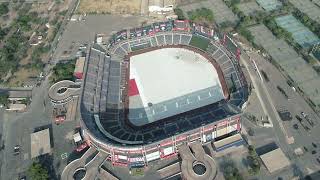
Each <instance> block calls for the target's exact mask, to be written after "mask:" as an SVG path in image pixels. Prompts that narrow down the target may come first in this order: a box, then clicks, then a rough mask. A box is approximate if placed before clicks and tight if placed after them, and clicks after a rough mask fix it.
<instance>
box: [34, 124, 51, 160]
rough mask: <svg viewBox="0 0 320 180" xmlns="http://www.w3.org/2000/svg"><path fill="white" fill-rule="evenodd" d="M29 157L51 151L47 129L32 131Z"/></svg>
mask: <svg viewBox="0 0 320 180" xmlns="http://www.w3.org/2000/svg"><path fill="white" fill-rule="evenodd" d="M30 136H31V158H35V157H38V156H40V155H44V154H47V153H50V152H51V145H50V133H49V129H44V130H42V131H38V132H35V133H32V134H31V135H30Z"/></svg>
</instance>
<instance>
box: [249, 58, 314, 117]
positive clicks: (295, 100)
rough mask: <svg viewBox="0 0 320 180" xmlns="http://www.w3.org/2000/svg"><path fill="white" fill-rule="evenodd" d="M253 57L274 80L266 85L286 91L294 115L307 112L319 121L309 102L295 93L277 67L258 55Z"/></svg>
mask: <svg viewBox="0 0 320 180" xmlns="http://www.w3.org/2000/svg"><path fill="white" fill-rule="evenodd" d="M253 56H254V57H255V58H256V59H257V64H258V65H259V67H262V69H263V70H264V71H265V72H266V73H267V75H268V77H270V78H269V79H272V81H270V82H269V83H266V84H272V85H274V86H275V87H276V86H279V87H281V88H282V89H284V91H285V92H286V94H287V95H288V97H289V101H288V103H286V104H287V105H288V107H289V108H292V109H291V110H292V112H293V113H295V114H299V115H300V114H301V112H305V113H307V114H308V115H309V116H310V118H313V119H317V115H316V114H315V113H314V112H313V110H312V109H311V108H310V107H309V105H308V104H307V102H306V101H305V100H304V99H303V98H302V97H301V96H300V95H299V93H297V92H295V91H294V90H293V89H292V88H291V87H290V86H289V85H288V84H287V80H286V79H285V77H283V76H282V74H281V73H280V72H279V71H278V70H277V68H276V67H274V66H273V65H272V64H271V63H270V62H268V61H266V60H265V59H263V58H261V56H257V55H256V54H253ZM276 90H277V91H278V93H280V92H279V90H278V89H276ZM280 94H281V93H280ZM281 95H282V94H281ZM282 96H283V98H285V97H284V95H282ZM283 98H282V99H283ZM285 99H286V98H285Z"/></svg>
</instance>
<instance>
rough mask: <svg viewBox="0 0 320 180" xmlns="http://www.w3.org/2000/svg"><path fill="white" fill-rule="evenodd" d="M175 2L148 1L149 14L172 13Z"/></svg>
mask: <svg viewBox="0 0 320 180" xmlns="http://www.w3.org/2000/svg"><path fill="white" fill-rule="evenodd" d="M174 5H175V0H149V12H150V13H167V12H170V11H173V7H174Z"/></svg>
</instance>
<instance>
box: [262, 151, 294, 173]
mask: <svg viewBox="0 0 320 180" xmlns="http://www.w3.org/2000/svg"><path fill="white" fill-rule="evenodd" d="M260 158H261V160H262V162H263V163H264V165H265V166H266V167H267V169H268V171H269V172H270V173H273V172H274V171H276V170H279V169H282V168H285V167H287V166H289V165H290V161H289V159H288V158H287V157H286V156H285V154H284V153H283V152H282V150H281V149H280V148H278V149H275V150H273V151H270V152H268V153H265V154H263V155H261V156H260Z"/></svg>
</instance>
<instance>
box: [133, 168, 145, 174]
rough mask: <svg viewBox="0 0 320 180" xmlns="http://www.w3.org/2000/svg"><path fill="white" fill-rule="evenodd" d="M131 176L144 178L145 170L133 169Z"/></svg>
mask: <svg viewBox="0 0 320 180" xmlns="http://www.w3.org/2000/svg"><path fill="white" fill-rule="evenodd" d="M131 175H132V176H143V175H144V169H143V168H132V169H131Z"/></svg>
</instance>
